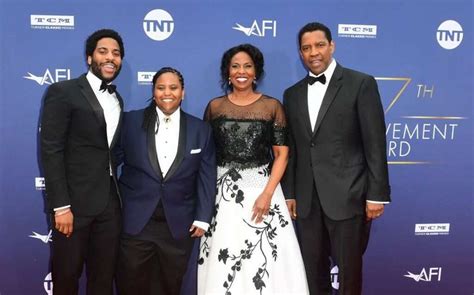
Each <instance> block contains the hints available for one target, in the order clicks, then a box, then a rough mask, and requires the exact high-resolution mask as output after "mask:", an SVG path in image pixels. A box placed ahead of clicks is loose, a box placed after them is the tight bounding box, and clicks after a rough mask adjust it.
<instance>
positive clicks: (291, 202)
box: [286, 199, 296, 220]
mask: <svg viewBox="0 0 474 295" xmlns="http://www.w3.org/2000/svg"><path fill="white" fill-rule="evenodd" d="M286 207H288V212H289V213H290V217H291V219H293V220H295V219H296V200H295V199H289V200H286Z"/></svg>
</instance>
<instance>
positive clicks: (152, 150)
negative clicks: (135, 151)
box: [146, 118, 163, 179]
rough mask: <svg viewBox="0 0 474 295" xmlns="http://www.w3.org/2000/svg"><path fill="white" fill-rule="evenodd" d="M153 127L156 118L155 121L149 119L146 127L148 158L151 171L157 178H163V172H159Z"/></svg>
mask: <svg viewBox="0 0 474 295" xmlns="http://www.w3.org/2000/svg"><path fill="white" fill-rule="evenodd" d="M155 129H156V118H155V121H153V120H151V122H150V123H149V124H148V126H147V129H146V142H147V149H148V159H149V160H150V164H151V167H153V171H155V173H156V176H157V177H158V179H163V174H162V173H161V169H160V164H159V162H158V156H157V155H156V143H155Z"/></svg>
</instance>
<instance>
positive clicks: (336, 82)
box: [313, 65, 342, 136]
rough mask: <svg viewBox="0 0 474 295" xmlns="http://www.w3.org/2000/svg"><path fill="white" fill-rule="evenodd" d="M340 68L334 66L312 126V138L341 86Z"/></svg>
mask: <svg viewBox="0 0 474 295" xmlns="http://www.w3.org/2000/svg"><path fill="white" fill-rule="evenodd" d="M341 80H342V67H341V66H340V65H336V68H335V69H334V73H333V74H332V77H331V81H329V85H328V89H327V90H326V94H325V95H324V98H323V102H322V104H321V108H320V109H319V113H318V118H317V119H316V124H315V126H314V131H313V136H314V135H316V133H317V132H318V129H319V126H321V122H322V121H323V119H324V116H325V115H326V113H327V111H328V109H329V106H331V103H332V102H333V101H334V98H335V97H336V94H337V92H338V91H339V89H340V88H341V86H342V81H341Z"/></svg>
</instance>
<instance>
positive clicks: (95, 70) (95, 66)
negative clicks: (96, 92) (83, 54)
mask: <svg viewBox="0 0 474 295" xmlns="http://www.w3.org/2000/svg"><path fill="white" fill-rule="evenodd" d="M90 69H91V72H92V73H93V74H94V75H96V76H97V78H99V79H101V80H102V81H105V82H106V83H109V82H112V81H113V80H114V79H115V78H117V76H118V74H120V70H121V69H122V66H120V67H118V68H117V71H115V74H114V75H113V77H112V78H110V79H108V78H105V77H104V76H102V72H101V71H100V66H99V64H98V63H97V62H96V61H94V60H92V62H91V66H90Z"/></svg>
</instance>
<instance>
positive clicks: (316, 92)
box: [308, 59, 336, 131]
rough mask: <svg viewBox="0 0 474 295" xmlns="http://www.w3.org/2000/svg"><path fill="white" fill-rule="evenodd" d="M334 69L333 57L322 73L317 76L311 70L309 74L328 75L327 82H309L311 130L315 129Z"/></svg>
mask: <svg viewBox="0 0 474 295" xmlns="http://www.w3.org/2000/svg"><path fill="white" fill-rule="evenodd" d="M334 69H336V61H335V60H334V59H332V60H331V63H330V64H329V66H328V68H327V69H326V70H325V71H324V72H322V73H321V74H319V75H317V76H316V75H315V74H313V73H311V72H309V75H310V76H313V77H319V76H322V75H325V76H326V83H325V84H323V83H320V82H316V83H314V84H313V85H309V84H308V111H309V119H310V121H311V130H313V131H314V127H315V125H316V120H317V118H318V114H319V109H320V108H321V104H322V103H323V98H324V94H326V90H327V89H328V85H329V81H331V78H332V74H333V73H334Z"/></svg>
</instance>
